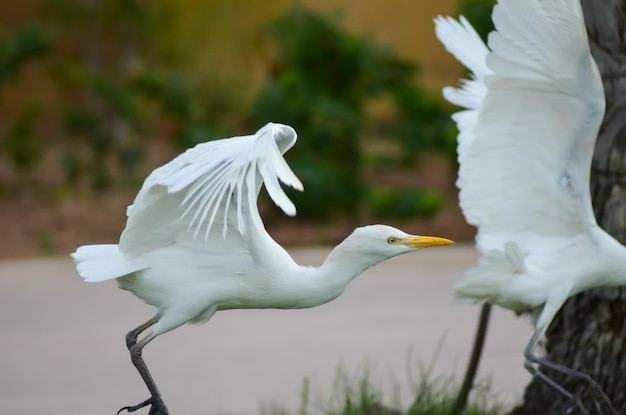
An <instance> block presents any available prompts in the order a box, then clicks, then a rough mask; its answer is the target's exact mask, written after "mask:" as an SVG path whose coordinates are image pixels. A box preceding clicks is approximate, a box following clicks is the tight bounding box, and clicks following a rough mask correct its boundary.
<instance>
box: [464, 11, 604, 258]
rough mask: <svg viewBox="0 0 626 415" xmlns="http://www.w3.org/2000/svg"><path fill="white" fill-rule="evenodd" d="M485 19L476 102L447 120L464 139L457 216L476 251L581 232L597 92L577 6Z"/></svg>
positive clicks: (600, 99)
mask: <svg viewBox="0 0 626 415" xmlns="http://www.w3.org/2000/svg"><path fill="white" fill-rule="evenodd" d="M493 19H494V23H495V26H496V30H497V31H496V32H494V33H492V34H491V35H490V37H489V46H490V48H491V50H492V51H491V52H490V53H489V54H488V55H487V57H486V62H487V66H488V69H489V70H490V71H491V72H492V73H491V74H487V75H486V76H485V77H484V85H485V87H486V91H485V94H484V98H483V100H482V103H481V104H480V105H479V106H478V107H476V106H475V105H474V106H471V107H469V109H470V110H474V109H475V108H478V109H477V112H476V114H475V115H474V114H472V113H471V112H470V113H468V112H467V111H466V112H465V113H461V114H465V115H460V116H459V115H457V118H456V120H457V123H458V127H459V128H460V130H461V135H463V134H465V135H466V137H471V140H470V142H469V143H467V145H466V147H465V148H464V149H463V157H460V162H461V163H460V167H459V179H458V182H457V184H458V186H459V188H460V202H461V207H462V209H463V213H464V214H465V217H466V219H467V221H468V222H469V223H471V224H473V225H475V226H477V227H478V236H477V243H478V247H479V249H481V250H482V251H483V252H484V251H488V250H490V249H501V248H502V246H503V244H504V243H506V242H507V241H509V240H511V239H515V240H516V241H517V242H518V243H519V244H520V246H521V247H522V249H524V247H525V246H529V245H530V244H532V243H533V241H535V240H536V238H537V237H538V236H552V237H559V236H567V235H571V234H580V233H586V232H588V231H589V230H590V229H591V227H592V226H594V225H595V219H594V216H593V211H592V207H591V200H590V194H589V176H590V168H591V158H592V154H593V146H594V143H595V139H596V135H597V132H598V129H599V126H600V122H601V120H602V116H603V113H604V94H603V89H602V83H601V80H600V76H599V73H598V70H597V68H596V66H595V63H594V62H593V59H592V58H591V55H590V51H589V45H588V40H587V35H586V31H585V26H584V21H583V15H582V11H581V8H580V5H579V3H578V0H550V1H543V0H525V1H515V0H500V1H499V3H498V5H497V6H496V7H495V8H494V13H493ZM457 40H459V42H460V41H461V40H460V39H457ZM467 42H470V43H472V42H473V40H467ZM472 44H473V43H472ZM457 47H458V48H460V49H462V48H463V45H462V44H459V45H457ZM470 69H474V68H470ZM472 117H475V118H472Z"/></svg>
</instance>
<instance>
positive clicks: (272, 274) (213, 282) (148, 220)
mask: <svg viewBox="0 0 626 415" xmlns="http://www.w3.org/2000/svg"><path fill="white" fill-rule="evenodd" d="M295 142H296V133H295V131H294V130H293V129H292V128H291V127H289V126H286V125H281V124H272V123H270V124H267V125H266V126H265V127H263V128H261V129H260V130H259V131H257V133H256V134H254V135H250V136H245V137H234V138H229V139H224V140H218V141H212V142H208V143H204V144H199V145H197V146H196V147H194V148H192V149H190V150H187V151H186V152H185V153H183V154H181V155H180V156H178V157H177V158H175V159H174V160H172V161H171V162H169V163H167V164H165V165H164V166H162V167H160V168H158V169H156V170H155V171H154V172H152V174H150V176H149V177H148V178H147V179H146V181H145V183H144V185H143V187H142V189H141V190H140V191H139V194H138V195H137V197H136V198H135V201H134V203H133V204H132V205H131V206H129V207H128V210H127V215H128V220H127V224H126V228H125V229H124V232H123V233H122V235H121V237H120V243H119V245H113V244H108V245H89V246H82V247H80V248H78V249H77V251H76V252H75V253H74V254H72V256H73V258H74V260H75V262H76V268H77V270H78V273H79V274H80V275H81V276H82V277H83V278H84V279H85V280H86V281H90V282H96V281H104V280H109V279H117V280H118V283H119V286H120V287H121V288H123V289H125V290H129V291H131V292H133V293H134V294H135V295H136V296H137V297H139V298H141V299H142V300H144V301H145V302H146V303H148V304H151V305H153V306H154V307H156V309H157V312H156V315H155V316H154V317H153V318H152V319H150V320H149V321H147V322H146V323H144V324H142V325H141V326H139V327H137V328H136V329H134V330H132V331H131V332H130V333H128V335H127V345H128V348H129V350H130V352H131V358H132V360H133V363H134V364H135V366H136V367H137V369H138V371H139V373H140V374H141V376H142V377H143V379H144V381H145V383H146V385H147V386H148V389H149V390H150V393H151V395H152V397H151V398H150V399H148V400H147V401H144V402H142V403H140V404H139V405H135V406H134V407H126V408H123V409H128V410H129V411H134V410H137V409H139V408H141V407H143V406H146V405H149V404H151V405H152V409H151V412H150V413H151V414H153V415H155V414H166V413H167V408H166V407H165V404H164V403H163V401H162V399H161V397H160V394H159V392H158V390H157V388H156V384H155V383H154V381H153V380H152V378H151V376H150V374H149V372H148V370H147V368H146V366H145V363H144V362H143V360H142V359H141V350H142V348H143V347H144V346H145V345H146V344H147V343H149V342H150V341H151V340H152V339H154V338H155V337H156V336H158V335H159V334H162V333H165V332H167V331H169V330H172V329H175V328H177V327H179V326H180V325H182V324H185V323H188V322H204V321H207V320H209V319H210V318H211V317H212V316H213V314H214V313H215V312H216V311H218V310H225V309H234V308H285V309H288V308H306V307H314V306H317V305H320V304H324V303H326V302H328V301H331V300H333V299H334V298H336V297H338V296H339V295H341V293H343V291H344V290H345V288H346V287H347V285H348V284H349V283H350V281H352V280H353V279H354V278H355V277H357V276H358V275H359V274H361V273H362V272H363V271H365V270H366V269H368V268H369V267H371V266H373V265H376V264H378V263H380V262H382V261H384V260H386V259H388V258H391V257H393V256H396V255H400V254H403V253H406V252H410V251H414V250H416V249H419V248H425V247H428V246H437V245H450V244H452V242H451V241H449V240H447V239H444V238H436V237H426V236H414V235H408V234H406V233H405V232H402V231H400V230H398V229H395V228H392V227H390V226H386V225H371V226H365V227H362V228H357V229H356V230H355V231H354V232H353V233H352V234H351V235H349V236H348V237H347V238H346V239H345V240H344V241H343V242H342V243H341V244H339V245H338V246H337V247H336V248H335V249H334V250H333V251H332V252H331V253H330V254H329V256H328V258H327V259H326V261H325V262H324V264H323V265H322V266H320V267H319V268H314V267H306V266H300V265H298V264H296V263H295V262H294V261H293V259H292V258H291V256H290V255H289V254H288V253H287V252H286V251H285V250H284V249H283V248H282V247H281V246H280V245H278V244H277V243H276V242H275V241H274V240H273V239H272V238H271V237H270V236H269V234H268V233H267V232H266V230H265V228H264V226H263V222H262V220H261V217H260V215H259V212H258V208H257V196H258V194H259V191H260V189H261V186H262V184H265V187H266V189H267V191H268V193H269V195H270V197H271V198H272V200H273V201H274V202H275V203H276V205H278V206H279V207H280V208H281V209H282V210H283V211H284V212H285V213H287V214H288V215H295V213H296V210H295V206H294V205H293V203H292V202H291V200H289V198H288V197H287V195H286V194H285V193H284V191H283V189H282V188H281V186H280V182H282V183H284V184H287V185H289V186H291V187H294V188H296V189H298V190H302V184H301V183H300V181H299V180H298V178H297V177H296V176H295V174H294V173H293V172H292V171H291V169H290V168H289V166H288V165H287V163H286V162H285V160H284V158H283V154H284V153H285V152H286V151H287V150H288V149H289V148H291V147H292V146H293V145H294V144H295ZM152 326H154V328H153V330H152V331H151V332H150V333H149V334H147V335H146V336H145V337H143V338H142V339H141V340H139V341H137V338H138V335H139V334H140V333H141V332H143V331H144V330H146V329H148V328H149V327H152Z"/></svg>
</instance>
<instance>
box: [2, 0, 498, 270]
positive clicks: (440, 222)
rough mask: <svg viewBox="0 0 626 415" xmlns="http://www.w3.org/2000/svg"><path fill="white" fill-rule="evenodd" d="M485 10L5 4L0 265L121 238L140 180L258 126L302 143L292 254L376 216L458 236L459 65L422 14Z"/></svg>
mask: <svg viewBox="0 0 626 415" xmlns="http://www.w3.org/2000/svg"><path fill="white" fill-rule="evenodd" d="M492 4H493V1H491V0H440V1H437V2H433V1H430V0H368V1H361V2H353V1H350V0H301V1H297V2H296V1H289V0H273V1H265V0H264V1H261V0H185V1H177V0H149V1H148V0H143V1H142V0H106V1H104V0H22V1H19V2H1V3H0V229H2V230H3V232H4V234H5V237H4V238H1V239H0V257H1V258H9V257H20V256H21V257H23V256H33V255H44V254H47V255H50V254H66V253H69V252H71V251H73V250H74V249H75V248H76V247H77V246H78V245H82V244H88V243H96V242H100V243H102V242H116V241H117V240H118V238H119V234H120V232H121V231H122V229H123V227H124V225H125V209H126V206H127V205H128V204H130V203H132V200H133V198H134V195H135V194H136V192H137V191H138V189H139V188H140V186H141V184H142V181H143V179H145V177H146V176H147V174H149V172H150V171H151V170H153V169H154V168H155V167H157V166H159V165H161V164H163V163H165V162H167V161H169V160H170V159H171V158H173V157H174V156H175V155H176V154H178V153H180V152H182V151H183V150H184V149H185V148H188V147H191V146H193V145H195V144H197V143H200V142H204V141H207V140H211V139H216V138H224V137H230V136H234V135H244V134H250V133H253V132H254V131H256V130H257V129H258V128H260V127H261V126H262V125H264V124H265V123H266V122H268V121H274V122H281V123H286V124H289V125H291V126H293V127H294V128H295V129H296V131H297V132H298V133H299V141H298V143H297V145H296V146H295V147H294V148H293V149H292V150H291V151H290V152H289V153H288V154H287V155H286V159H287V162H288V163H289V164H290V165H291V166H292V168H293V170H294V171H295V173H296V174H297V175H298V176H299V177H300V179H301V180H302V182H303V183H304V186H305V192H304V193H297V192H290V193H289V195H290V197H292V199H293V200H294V202H295V204H296V207H297V209H298V216H297V217H296V218H289V217H286V216H285V215H283V214H282V213H280V212H279V211H278V210H277V209H275V208H274V207H273V206H272V205H271V203H269V202H268V200H267V198H266V197H265V195H263V194H262V196H261V200H260V205H261V210H262V215H263V217H264V220H265V223H266V227H267V228H268V230H269V232H270V233H271V234H272V235H273V236H274V237H275V239H276V240H277V241H278V242H279V243H281V244H287V245H292V246H293V245H312V244H331V243H336V242H338V241H339V240H341V239H343V238H344V237H345V236H346V234H347V233H348V232H350V231H351V229H352V228H353V227H355V226H358V225H362V224H367V223H373V222H380V223H389V224H392V225H394V226H398V227H401V228H404V229H405V230H406V231H408V232H411V233H422V234H438V235H441V236H446V237H449V238H452V239H455V240H457V241H464V240H471V238H472V237H473V234H474V231H473V229H472V228H471V227H469V226H468V225H466V224H465V222H464V220H463V217H462V215H461V213H460V210H459V208H458V203H457V196H456V193H457V191H456V188H455V185H454V181H455V177H456V161H455V158H456V154H455V144H456V129H455V127H454V125H453V124H452V122H451V120H450V114H451V113H452V112H454V108H452V107H451V106H449V105H448V104H446V103H445V102H444V101H443V99H442V97H441V88H442V86H444V85H457V84H458V78H459V77H460V76H463V75H464V73H463V72H462V70H461V67H460V66H459V64H458V63H457V62H456V61H455V60H454V59H453V58H452V57H451V56H450V55H448V54H447V52H445V50H444V49H443V47H442V46H441V45H440V44H439V42H438V41H437V40H436V38H435V35H434V25H433V21H432V20H433V18H434V17H435V16H437V15H439V14H443V15H457V14H459V13H463V14H464V15H466V16H467V17H468V18H469V19H470V21H472V22H473V23H474V24H475V26H477V27H479V28H480V31H481V32H482V33H485V32H486V31H487V30H488V29H489V27H488V25H489V20H490V18H489V16H490V11H491V6H492Z"/></svg>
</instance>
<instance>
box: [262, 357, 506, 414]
mask: <svg viewBox="0 0 626 415" xmlns="http://www.w3.org/2000/svg"><path fill="white" fill-rule="evenodd" d="M419 370H420V377H419V380H418V383H417V384H416V385H415V386H414V391H413V393H414V396H415V398H414V400H413V402H412V403H411V405H410V406H409V408H408V409H407V410H406V411H401V410H399V409H396V408H393V407H390V406H389V405H388V404H386V403H384V402H383V392H382V387H381V386H380V385H378V384H377V382H376V381H374V380H373V379H372V376H371V375H370V373H369V372H368V371H367V370H366V371H365V372H364V373H361V374H359V375H357V376H353V375H350V374H349V373H347V372H346V370H345V369H343V368H341V367H339V368H338V370H337V375H336V376H335V380H334V383H333V394H332V395H331V397H329V398H325V399H324V401H323V402H312V399H311V385H310V382H309V379H308V378H305V379H304V380H303V384H302V392H301V397H300V408H299V411H298V413H299V415H401V414H406V415H450V414H451V413H452V408H453V405H454V401H455V399H456V385H455V382H454V380H453V379H451V378H449V377H445V376H442V377H433V376H432V372H431V370H425V369H424V368H423V367H421V366H420V367H419ZM494 401H495V403H494ZM289 413H290V412H289V411H288V410H287V409H286V408H284V407H281V406H280V405H279V404H274V405H270V406H269V407H267V406H265V407H264V408H263V409H262V411H261V414H263V415H286V414H289ZM499 413H501V407H500V405H499V403H498V402H497V399H495V398H494V397H493V396H492V395H491V394H490V385H489V384H488V383H484V382H483V383H482V384H479V385H478V386H477V387H476V389H475V392H474V393H473V401H472V402H470V404H469V405H468V407H467V408H466V410H465V412H464V414H465V415H497V414H499Z"/></svg>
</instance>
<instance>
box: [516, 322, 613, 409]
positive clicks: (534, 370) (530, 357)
mask: <svg viewBox="0 0 626 415" xmlns="http://www.w3.org/2000/svg"><path fill="white" fill-rule="evenodd" d="M541 334H542V331H540V330H537V331H535V333H534V334H533V337H532V338H531V339H530V342H529V343H528V345H527V346H526V349H525V350H524V357H525V358H526V361H525V362H524V367H525V368H526V369H527V370H528V371H529V372H530V373H531V374H532V375H533V376H537V377H539V378H540V379H541V380H543V381H544V382H546V383H547V384H548V385H550V386H551V387H553V388H554V389H556V390H557V391H558V392H559V393H561V394H562V395H563V396H565V397H566V398H567V399H568V400H570V401H575V402H576V405H577V406H578V407H579V408H580V410H581V411H583V413H584V414H588V413H589V412H588V411H587V409H586V408H585V407H584V406H583V405H582V403H581V402H580V400H579V398H578V397H574V395H573V394H572V393H570V392H568V391H567V390H565V389H564V388H563V387H562V386H561V385H559V384H558V383H556V382H555V381H554V380H552V379H551V378H550V377H548V376H547V375H546V374H545V373H543V372H542V371H541V370H540V369H539V368H538V367H535V366H534V364H537V365H539V366H544V367H547V368H549V369H552V370H554V371H556V372H560V373H562V374H564V375H566V376H570V377H572V378H574V379H579V380H582V381H584V382H586V383H587V384H588V385H590V386H591V388H592V390H593V391H594V392H595V393H596V394H597V395H599V396H600V398H601V400H602V401H604V403H605V404H606V406H607V408H608V409H609V410H610V413H612V414H613V415H619V412H618V411H617V410H616V409H615V408H614V407H613V404H612V403H611V400H610V399H609V398H608V396H606V394H605V393H604V391H603V390H602V387H601V386H600V385H599V384H598V382H596V381H595V380H594V379H593V378H592V377H591V376H589V375H588V374H586V373H583V372H579V371H577V370H574V369H572V368H569V367H567V366H563V365H561V364H558V363H554V362H552V361H550V360H548V359H546V358H541V357H537V356H535V354H534V353H533V351H534V349H535V347H536V346H537V343H538V342H539V338H540V336H541ZM596 407H597V409H598V411H599V413H604V412H603V411H602V408H601V407H600V405H599V403H598V402H597V401H596Z"/></svg>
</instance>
